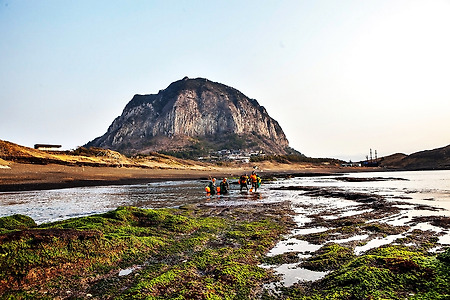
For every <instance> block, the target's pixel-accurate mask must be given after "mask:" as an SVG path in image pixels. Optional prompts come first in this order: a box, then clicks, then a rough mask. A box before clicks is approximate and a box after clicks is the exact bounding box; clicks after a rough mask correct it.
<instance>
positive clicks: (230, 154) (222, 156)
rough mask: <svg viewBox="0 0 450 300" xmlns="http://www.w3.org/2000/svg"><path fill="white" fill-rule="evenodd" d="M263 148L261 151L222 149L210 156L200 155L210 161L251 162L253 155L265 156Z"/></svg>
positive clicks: (202, 158) (201, 158)
mask: <svg viewBox="0 0 450 300" xmlns="http://www.w3.org/2000/svg"><path fill="white" fill-rule="evenodd" d="M264 155H265V154H264V153H263V151H262V150H260V151H252V152H248V151H244V150H241V149H238V150H229V149H222V150H219V151H213V152H210V153H209V155H208V156H203V157H199V159H200V160H208V161H238V162H244V163H248V162H250V158H251V157H253V156H264Z"/></svg>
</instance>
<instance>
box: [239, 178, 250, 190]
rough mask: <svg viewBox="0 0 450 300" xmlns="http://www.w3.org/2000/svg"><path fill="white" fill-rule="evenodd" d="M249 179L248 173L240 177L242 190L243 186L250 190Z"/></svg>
mask: <svg viewBox="0 0 450 300" xmlns="http://www.w3.org/2000/svg"><path fill="white" fill-rule="evenodd" d="M247 181H248V176H247V174H245V175H241V177H240V178H239V184H240V185H241V192H242V189H243V188H245V189H246V190H247V191H248V185H247Z"/></svg>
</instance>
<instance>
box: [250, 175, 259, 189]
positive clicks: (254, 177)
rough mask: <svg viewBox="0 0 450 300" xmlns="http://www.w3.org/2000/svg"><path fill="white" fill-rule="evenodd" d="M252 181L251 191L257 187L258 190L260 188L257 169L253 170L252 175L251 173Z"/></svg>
mask: <svg viewBox="0 0 450 300" xmlns="http://www.w3.org/2000/svg"><path fill="white" fill-rule="evenodd" d="M250 181H251V183H252V187H251V189H250V191H252V190H253V189H255V190H254V191H255V192H256V190H257V189H258V175H256V173H255V171H253V172H252V175H250Z"/></svg>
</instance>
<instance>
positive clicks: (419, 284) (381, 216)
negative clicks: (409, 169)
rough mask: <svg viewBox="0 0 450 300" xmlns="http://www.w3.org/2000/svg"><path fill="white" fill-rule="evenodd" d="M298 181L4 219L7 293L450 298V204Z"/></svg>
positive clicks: (0, 242)
mask: <svg viewBox="0 0 450 300" xmlns="http://www.w3.org/2000/svg"><path fill="white" fill-rule="evenodd" d="M320 180H322V181H324V180H325V179H320ZM332 180H333V179H332V178H328V177H327V179H326V181H327V182H328V181H330V182H331V181H332ZM392 180H395V179H392ZM369 181H370V180H369V179H367V180H366V179H364V180H354V181H353V182H352V184H357V183H358V184H359V182H365V183H367V182H369ZM378 181H379V180H378ZM316 182H317V180H316ZM333 182H334V181H333ZM355 182H356V183H355ZM291 183H295V180H292V181H289V180H288V181H286V180H274V181H270V182H269V181H266V182H265V183H264V184H263V186H264V187H263V190H262V192H261V194H259V196H258V194H255V197H247V198H243V199H237V198H236V197H237V196H236V195H233V194H232V195H231V196H228V197H226V198H221V199H219V198H214V197H211V198H209V199H206V200H205V201H200V202H198V203H190V204H186V205H179V206H176V207H173V208H157V209H156V208H155V209H147V208H137V207H133V206H121V207H119V208H117V209H115V210H112V211H108V212H105V213H101V214H92V215H89V216H84V217H77V218H68V219H66V220H61V221H54V222H48V223H41V224H36V222H35V221H34V220H33V219H31V218H30V217H27V216H23V215H14V216H7V217H3V218H0V270H1V271H0V272H1V273H0V283H1V284H0V298H2V299H448V298H449V297H450V250H449V248H448V241H447V240H446V238H447V237H448V235H449V229H450V218H449V217H448V211H445V210H443V209H442V208H439V207H437V206H431V205H426V203H431V204H432V203H433V202H430V201H429V200H425V201H422V200H421V201H419V202H418V203H415V202H414V201H409V200H408V199H406V197H404V196H401V197H400V196H399V195H397V194H395V193H392V191H390V192H389V193H391V194H389V195H387V194H386V195H383V193H371V192H368V191H367V190H365V192H363V191H361V190H357V189H355V188H352V189H350V190H348V189H343V188H340V187H333V186H330V184H329V183H327V184H326V185H325V186H314V185H306V184H304V182H303V183H302V184H301V185H299V184H292V185H291ZM410 191H411V190H408V191H406V192H407V194H408V193H409V192H410ZM264 195H270V196H267V197H266V198H265V196H264ZM424 197H426V198H428V196H424ZM283 199H284V200H283Z"/></svg>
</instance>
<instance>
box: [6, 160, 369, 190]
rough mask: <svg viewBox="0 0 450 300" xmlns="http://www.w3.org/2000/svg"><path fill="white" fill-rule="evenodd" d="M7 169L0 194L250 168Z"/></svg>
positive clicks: (273, 170) (299, 170)
mask: <svg viewBox="0 0 450 300" xmlns="http://www.w3.org/2000/svg"><path fill="white" fill-rule="evenodd" d="M9 167H10V168H9V169H4V168H1V169H0V192H8V191H26V190H41V189H57V188H69V187H83V186H102V185H117V184H138V183H144V182H154V181H162V180H183V179H207V178H209V176H213V177H218V178H220V177H234V176H239V175H241V174H243V173H245V172H246V173H250V172H251V171H252V169H253V167H254V165H251V164H243V165H236V166H227V167H217V166H210V167H204V168H203V169H146V168H114V167H86V166H85V167H83V166H65V165H58V164H47V165H37V164H21V163H11V164H10V165H9ZM257 171H258V172H259V173H260V174H261V175H263V174H264V175H277V174H282V175H286V174H311V175H312V174H334V173H341V172H349V171H351V172H355V171H358V170H357V169H355V168H340V167H329V166H323V167H322V166H312V165H300V164H292V165H286V164H271V163H264V164H258V169H257ZM364 171H368V170H367V168H365V169H364Z"/></svg>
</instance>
